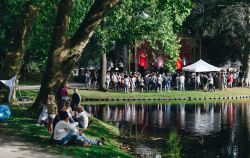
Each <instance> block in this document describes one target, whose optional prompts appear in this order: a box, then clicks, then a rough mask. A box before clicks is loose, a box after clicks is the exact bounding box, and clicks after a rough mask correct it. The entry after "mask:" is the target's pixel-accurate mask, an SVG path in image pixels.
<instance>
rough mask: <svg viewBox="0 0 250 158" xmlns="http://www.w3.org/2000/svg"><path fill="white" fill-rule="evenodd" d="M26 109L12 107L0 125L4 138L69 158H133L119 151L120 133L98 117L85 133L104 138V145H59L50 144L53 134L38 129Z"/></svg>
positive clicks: (42, 128)
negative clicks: (9, 116) (7, 117)
mask: <svg viewBox="0 0 250 158" xmlns="http://www.w3.org/2000/svg"><path fill="white" fill-rule="evenodd" d="M26 110H27V107H20V106H12V107H11V112H12V116H11V118H10V119H8V120H7V121H6V122H4V123H1V122H0V130H1V134H2V135H6V136H15V137H17V138H22V140H24V141H27V142H33V143H35V144H37V145H39V146H40V147H41V148H43V149H45V151H46V152H50V153H53V154H59V155H66V156H70V157H76V158H78V157H79V158H82V157H124V158H125V157H131V156H130V155H129V154H127V153H126V152H125V151H123V150H122V149H120V148H118V147H119V146H121V144H120V143H119V142H118V135H119V131H118V129H117V128H115V127H113V126H112V125H109V124H106V123H104V122H102V121H100V120H97V119H95V118H91V120H92V123H91V125H90V126H89V128H88V129H87V130H85V131H84V133H85V134H86V135H87V136H89V137H91V138H93V139H98V138H100V137H104V138H105V139H106V140H107V141H105V144H104V145H103V146H94V145H93V146H89V147H85V148H83V147H81V146H79V145H67V146H58V145H53V144H51V143H50V135H49V134H48V132H47V128H46V127H38V126H36V120H37V118H32V117H30V116H29V115H28V114H27V113H26Z"/></svg>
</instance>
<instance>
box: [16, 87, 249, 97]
mask: <svg viewBox="0 0 250 158" xmlns="http://www.w3.org/2000/svg"><path fill="white" fill-rule="evenodd" d="M20 92H21V95H22V96H28V97H30V98H35V97H36V95H37V93H38V90H22V91H20ZM69 92H70V93H71V94H72V93H73V90H72V89H70V91H69ZM79 93H80V94H81V96H82V97H83V98H84V99H86V98H97V99H104V98H120V99H121V98H140V99H142V98H190V97H191V98H204V97H206V98H209V97H211V98H214V97H216V98H218V97H232V96H234V97H236V96H246V95H248V96H250V88H231V89H228V90H225V91H221V90H217V91H216V92H204V91H198V90H197V91H194V90H192V91H176V90H173V91H171V92H169V93H168V92H160V93H158V92H149V93H141V92H134V93H128V94H125V93H124V92H122V91H119V92H101V91H96V90H80V91H79ZM19 96H20V94H19V93H17V97H19Z"/></svg>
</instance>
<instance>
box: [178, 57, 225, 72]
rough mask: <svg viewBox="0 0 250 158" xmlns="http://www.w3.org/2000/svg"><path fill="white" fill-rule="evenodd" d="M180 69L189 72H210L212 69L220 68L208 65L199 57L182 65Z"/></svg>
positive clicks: (217, 69) (218, 69)
mask: <svg viewBox="0 0 250 158" xmlns="http://www.w3.org/2000/svg"><path fill="white" fill-rule="evenodd" d="M182 70H183V71H190V72H212V71H220V68H218V67H215V66H213V65H210V64H208V63H206V62H205V61H203V60H201V59H200V60H199V61H197V62H195V63H193V64H191V65H189V66H186V67H183V68H182Z"/></svg>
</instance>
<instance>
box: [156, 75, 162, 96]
mask: <svg viewBox="0 0 250 158" xmlns="http://www.w3.org/2000/svg"><path fill="white" fill-rule="evenodd" d="M162 82H163V78H162V77H161V74H159V75H158V77H157V84H158V85H157V89H158V92H161V91H162Z"/></svg>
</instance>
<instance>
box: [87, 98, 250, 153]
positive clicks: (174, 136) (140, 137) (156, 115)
mask: <svg viewBox="0 0 250 158" xmlns="http://www.w3.org/2000/svg"><path fill="white" fill-rule="evenodd" d="M85 109H86V111H88V112H89V113H91V114H93V115H94V116H95V117H97V118H99V119H100V120H103V121H105V122H109V123H112V124H114V125H115V126H116V127H118V128H119V130H120V134H121V137H122V138H123V139H122V140H123V142H124V144H128V145H129V146H130V147H131V152H132V153H133V154H134V155H135V156H137V157H156V158H160V157H187V158H191V157H192V158H193V157H199V158H200V157H202V158H212V157H229V158H231V157H232V158H238V157H242V158H243V157H244V158H247V157H250V153H249V150H250V102H244V103H237V102H217V103H206V102H205V103H196V104H188V103H180V104H173V105H171V104H170V103H159V104H150V103H147V104H145V103H126V104H123V105H88V106H85Z"/></svg>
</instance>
